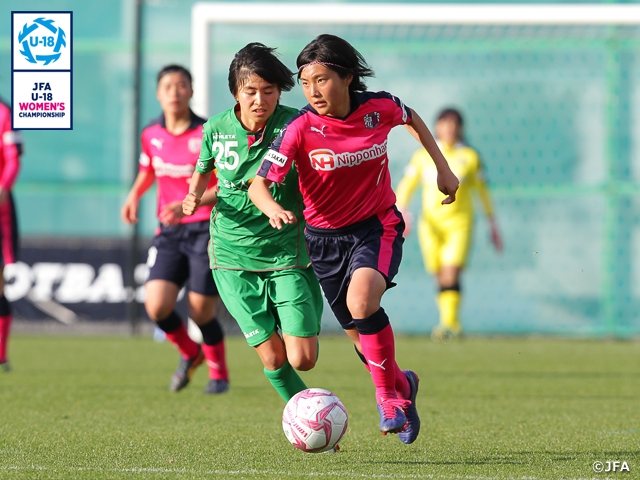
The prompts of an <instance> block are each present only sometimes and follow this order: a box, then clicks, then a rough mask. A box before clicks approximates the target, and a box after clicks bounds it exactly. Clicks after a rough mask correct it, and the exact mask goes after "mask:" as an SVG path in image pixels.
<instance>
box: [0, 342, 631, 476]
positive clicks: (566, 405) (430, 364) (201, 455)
mask: <svg viewBox="0 0 640 480" xmlns="http://www.w3.org/2000/svg"><path fill="white" fill-rule="evenodd" d="M227 349H228V357H229V366H230V369H231V375H232V379H231V381H232V384H231V390H230V391H229V392H228V393H226V394H224V395H221V396H207V395H203V394H202V388H203V387H204V385H205V383H206V381H207V375H206V373H205V369H200V370H199V371H198V372H197V374H196V376H195V378H194V380H193V382H192V384H191V385H190V386H189V387H188V388H187V389H186V390H184V391H182V392H180V393H177V394H175V393H171V392H169V390H168V382H169V377H170V376H171V373H172V372H173V370H174V368H175V367H176V365H177V355H176V354H175V352H174V351H173V349H172V347H171V346H170V345H168V344H166V343H164V344H156V343H154V342H153V341H151V340H150V339H147V338H112V337H108V338H104V337H102V338H87V337H33V336H18V335H15V336H14V337H13V338H12V345H11V355H12V363H13V366H14V370H13V371H12V372H10V373H8V374H0V478H3V479H4V478H29V479H32V478H46V479H55V478H60V479H67V478H87V479H95V478H117V479H120V478H136V479H138V478H140V479H143V478H153V479H156V478H234V479H235V478H263V479H277V478H292V479H295V478H301V479H303V478H343V479H348V478H409V479H422V478H425V479H440V478H442V479H445V478H454V479H479V480H488V479H523V478H527V479H529V480H537V479H587V478H589V479H591V478H606V477H609V478H616V479H618V478H619V479H631V478H640V414H639V412H638V410H639V408H640V343H637V342H635V343H634V342H609V341H601V342H596V341H569V340H553V339H469V340H466V341H464V342H460V343H455V344H449V345H438V344H433V343H431V341H429V340H428V339H426V338H419V337H409V338H407V337H400V338H399V339H398V341H397V351H398V354H397V356H398V362H399V364H400V366H401V367H402V368H412V369H414V370H416V371H417V372H418V373H419V374H420V377H421V384H420V395H419V396H418V402H417V403H418V407H419V411H420V414H421V418H422V422H423V423H422V432H421V435H420V437H419V438H418V440H417V441H416V443H414V444H413V445H411V446H406V445H403V444H402V443H401V442H400V441H399V440H398V439H397V438H396V437H395V436H387V437H383V436H381V435H380V433H379V432H378V431H377V423H378V415H377V411H376V408H375V404H374V395H373V387H372V384H371V381H370V379H369V375H368V374H367V372H366V371H365V369H364V368H363V366H362V365H361V363H360V361H359V360H358V359H357V357H356V356H355V354H354V353H353V347H352V346H350V345H349V343H348V341H347V338H346V337H341V336H338V337H325V338H323V339H322V344H321V355H320V361H319V363H318V366H317V367H316V369H315V370H314V371H312V372H308V373H306V374H303V376H304V378H305V380H306V381H307V384H308V385H309V386H317V387H323V388H327V389H329V390H332V391H333V392H334V393H336V394H337V395H338V396H339V397H340V398H341V400H342V401H343V403H344V404H345V406H346V408H347V410H348V412H349V424H350V425H349V430H348V432H347V434H346V436H345V438H344V439H343V440H342V441H341V447H342V450H341V451H340V452H339V453H337V454H329V455H310V454H305V453H302V452H299V451H297V450H295V449H294V448H293V447H291V446H290V445H289V443H288V442H287V440H286V438H285V436H284V434H283V432H282V426H281V422H280V417H281V413H282V409H283V407H284V403H283V402H282V400H281V399H280V397H278V396H277V394H276V393H275V391H273V390H272V389H271V387H270V386H269V384H268V382H267V380H266V378H265V377H264V376H263V374H262V368H261V365H260V362H259V360H258V357H257V355H256V354H255V353H254V352H252V350H251V349H250V348H249V347H248V346H247V345H246V344H245V342H244V339H241V338H238V337H233V338H230V339H229V340H228V347H227ZM597 460H600V461H606V460H618V461H621V462H622V461H626V462H627V464H628V465H629V468H630V470H631V471H630V472H621V473H620V472H616V473H613V472H610V473H608V474H606V473H602V474H599V475H598V474H596V473H594V472H593V470H592V465H593V463H594V462H595V461H597Z"/></svg>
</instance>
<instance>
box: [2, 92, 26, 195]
mask: <svg viewBox="0 0 640 480" xmlns="http://www.w3.org/2000/svg"><path fill="white" fill-rule="evenodd" d="M20 155H22V136H21V135H20V132H18V131H16V130H11V108H10V107H9V106H8V105H6V104H5V103H4V102H2V101H0V187H2V188H4V189H6V190H11V188H12V187H13V184H14V183H15V182H16V178H17V177H18V172H19V171H20Z"/></svg>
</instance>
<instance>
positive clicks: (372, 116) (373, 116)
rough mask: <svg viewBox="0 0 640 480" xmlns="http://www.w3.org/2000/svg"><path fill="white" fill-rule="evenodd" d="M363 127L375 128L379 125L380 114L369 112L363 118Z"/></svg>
mask: <svg viewBox="0 0 640 480" xmlns="http://www.w3.org/2000/svg"><path fill="white" fill-rule="evenodd" d="M363 120H364V126H365V127H367V128H376V127H377V126H378V124H379V123H380V113H378V112H371V113H367V114H366V115H365V116H364V119H363Z"/></svg>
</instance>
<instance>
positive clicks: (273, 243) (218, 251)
mask: <svg viewBox="0 0 640 480" xmlns="http://www.w3.org/2000/svg"><path fill="white" fill-rule="evenodd" d="M295 113H297V110H296V109H294V108H290V107H285V106H282V105H278V107H276V109H275V111H274V112H273V114H272V115H271V117H270V118H269V120H268V121H267V124H266V125H265V127H264V129H263V130H262V132H261V133H259V134H256V133H254V132H248V131H246V130H245V129H244V128H243V127H242V124H241V123H240V121H239V120H238V119H237V118H236V113H235V109H234V108H232V109H230V110H227V111H225V112H222V113H220V114H218V115H216V116H215V117H212V118H210V119H209V120H208V121H207V123H205V125H204V131H203V135H202V149H201V151H200V158H199V159H198V162H197V163H196V171H197V172H199V173H209V172H211V171H214V172H215V175H216V176H217V178H218V203H217V204H216V206H215V207H214V209H213V211H212V212H211V229H210V231H211V242H210V243H209V259H210V264H211V268H212V269H228V270H249V271H267V270H282V269H286V268H305V267H308V266H309V265H310V260H309V255H308V253H307V247H306V244H305V240H304V227H305V223H304V217H303V214H302V212H303V210H304V206H303V203H302V196H301V195H300V192H299V190H298V173H297V171H296V170H295V169H293V168H292V169H291V172H289V174H288V175H287V176H286V177H285V180H284V182H282V183H281V184H274V185H272V187H271V193H272V194H273V198H274V199H275V200H276V201H277V202H278V203H279V204H280V205H282V207H283V208H284V209H285V210H290V211H292V212H293V213H294V214H295V216H296V217H297V218H298V222H297V223H295V224H293V225H284V226H283V228H282V230H277V229H275V228H273V227H272V226H271V225H270V224H269V219H268V218H267V216H266V215H264V214H263V213H262V212H261V211H260V210H258V208H257V207H256V206H255V205H254V204H253V202H252V201H251V200H250V199H249V194H248V192H247V190H248V188H249V185H250V184H251V182H252V180H253V178H254V177H255V175H256V172H257V171H258V168H259V167H260V164H261V162H262V159H263V158H264V157H265V155H266V154H267V151H268V149H269V145H271V143H272V142H273V140H275V138H276V136H277V135H278V133H279V132H280V130H281V129H282V127H283V126H284V124H285V123H286V122H287V120H289V118H291V117H292V116H293V115H294V114H295Z"/></svg>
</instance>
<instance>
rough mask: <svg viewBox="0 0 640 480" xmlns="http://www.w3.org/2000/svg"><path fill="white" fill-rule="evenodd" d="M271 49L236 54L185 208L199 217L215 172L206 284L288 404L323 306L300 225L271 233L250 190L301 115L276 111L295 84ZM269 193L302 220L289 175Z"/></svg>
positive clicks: (309, 361)
mask: <svg viewBox="0 0 640 480" xmlns="http://www.w3.org/2000/svg"><path fill="white" fill-rule="evenodd" d="M274 51H275V49H273V48H268V47H266V46H265V45H262V44H260V43H250V44H248V45H247V46H246V47H244V48H243V49H242V50H240V51H239V52H238V53H236V55H235V57H234V59H233V61H232V62H231V66H230V68H229V90H230V91H231V94H232V95H233V96H234V98H235V99H236V101H237V104H236V105H235V107H233V108H231V109H229V110H227V111H225V112H222V113H220V114H218V115H216V116H214V117H212V118H210V119H209V120H208V121H207V123H206V124H205V125H204V133H203V139H202V150H201V152H200V158H199V159H198V162H197V164H196V170H195V172H194V174H193V177H192V178H191V184H190V188H189V194H188V195H187V196H186V198H185V199H184V201H183V211H184V213H185V214H186V215H192V214H193V213H194V212H195V211H196V210H197V208H198V204H199V203H200V198H201V196H202V194H203V192H204V191H205V189H206V186H207V184H208V183H209V179H210V177H211V174H212V172H214V171H215V172H216V175H217V178H218V198H217V203H216V204H215V207H214V209H213V211H212V213H211V242H210V245H209V259H210V264H211V269H212V271H213V277H214V279H215V282H216V285H217V286H218V290H219V293H220V296H221V298H222V301H223V302H224V304H225V305H226V307H227V308H228V310H229V312H230V313H231V315H232V316H233V317H234V318H235V319H236V321H237V322H238V325H239V326H240V329H241V330H242V332H243V333H244V336H245V337H246V339H247V343H248V344H249V345H250V346H252V347H254V348H255V350H256V352H257V353H258V356H259V357H260V360H262V363H263V365H264V374H265V375H266V377H267V378H268V379H269V381H270V382H271V384H272V385H273V387H274V388H275V389H276V391H277V392H278V393H279V394H280V396H281V397H282V398H283V399H284V400H285V402H286V401H288V400H289V399H290V398H291V397H292V396H293V395H295V394H296V393H298V392H299V391H301V390H304V389H306V388H307V387H306V385H305V384H304V382H303V380H302V379H301V378H300V376H299V375H298V373H297V372H296V370H300V371H306V370H310V369H312V368H313V367H314V366H315V364H316V359H317V356H318V334H319V333H320V320H321V315H322V305H323V304H322V302H323V300H322V294H321V292H320V286H319V284H318V280H317V278H316V276H315V274H314V272H313V270H312V268H311V267H310V264H311V262H310V260H309V255H308V253H307V249H306V244H305V239H304V222H299V223H296V224H292V225H287V226H286V227H285V228H283V229H282V230H276V229H274V228H272V227H271V225H270V224H269V219H268V218H267V217H266V216H264V215H263V214H262V212H261V211H260V210H258V209H257V208H256V207H255V205H254V204H253V203H252V202H251V200H250V199H249V196H248V193H247V190H248V188H249V185H250V184H251V182H252V180H253V178H254V177H255V174H256V171H257V169H258V167H259V165H260V162H261V161H262V159H263V158H264V156H265V155H266V154H267V151H268V148H269V145H270V144H271V142H272V141H273V140H274V139H275V138H276V136H277V135H278V133H279V132H280V130H281V129H282V127H283V125H284V124H285V123H286V122H287V120H289V118H290V117H291V116H293V115H294V114H295V113H297V111H298V110H297V109H294V108H290V107H286V106H284V105H280V95H281V93H282V91H289V90H291V88H293V86H294V81H293V79H292V77H293V73H292V72H291V71H290V70H289V69H288V68H287V67H286V66H285V65H284V64H283V63H282V62H281V61H280V60H279V59H278V58H277V57H276V56H275V54H274ZM272 193H273V195H274V197H276V198H278V199H279V200H278V202H280V204H286V205H288V207H287V209H289V210H291V211H293V212H296V216H298V218H302V211H303V209H304V206H303V204H302V197H301V195H300V192H299V191H298V174H297V171H296V170H295V168H293V169H292V170H291V172H290V173H289V175H288V176H287V177H286V179H285V181H284V182H282V184H280V185H275V186H274V188H273V190H272Z"/></svg>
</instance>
